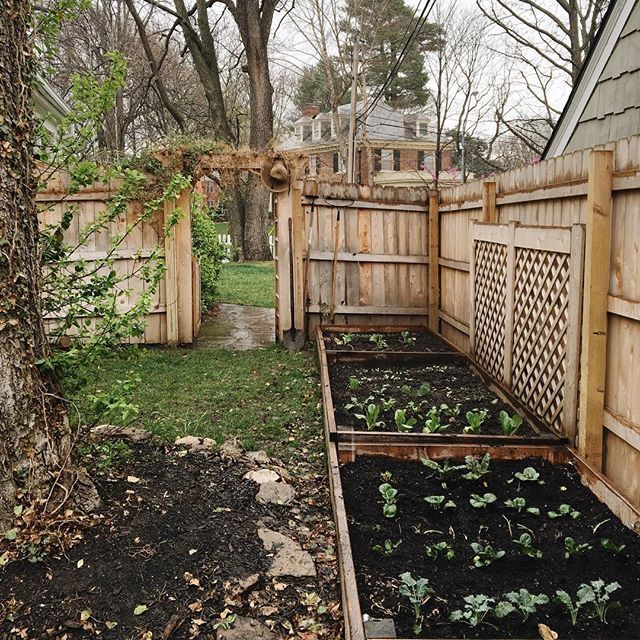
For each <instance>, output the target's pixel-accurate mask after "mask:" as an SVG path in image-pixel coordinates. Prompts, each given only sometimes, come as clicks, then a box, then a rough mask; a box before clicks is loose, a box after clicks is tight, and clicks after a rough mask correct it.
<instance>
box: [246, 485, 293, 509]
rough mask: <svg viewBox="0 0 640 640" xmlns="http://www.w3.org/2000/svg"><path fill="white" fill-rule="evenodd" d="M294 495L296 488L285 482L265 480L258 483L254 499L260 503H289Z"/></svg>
mask: <svg viewBox="0 0 640 640" xmlns="http://www.w3.org/2000/svg"><path fill="white" fill-rule="evenodd" d="M295 497H296V490H295V489H294V488H293V487H292V486H291V485H290V484H287V483H286V482H265V483H263V484H261V485H260V491H258V495H257V496H256V500H257V501H258V502H259V503H260V504H267V503H269V502H270V503H271V504H282V505H289V504H291V502H293V500H294V499H295Z"/></svg>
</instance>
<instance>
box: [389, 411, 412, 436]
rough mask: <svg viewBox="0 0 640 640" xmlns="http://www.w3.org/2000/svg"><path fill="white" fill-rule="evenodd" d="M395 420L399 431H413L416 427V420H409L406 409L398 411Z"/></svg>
mask: <svg viewBox="0 0 640 640" xmlns="http://www.w3.org/2000/svg"><path fill="white" fill-rule="evenodd" d="M394 420H395V422H396V428H397V429H398V431H400V432H403V431H412V430H413V427H414V426H415V424H416V422H417V420H416V419H415V418H409V419H407V410H406V409H396V413H395V415H394Z"/></svg>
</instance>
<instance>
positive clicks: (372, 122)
mask: <svg viewBox="0 0 640 640" xmlns="http://www.w3.org/2000/svg"><path fill="white" fill-rule="evenodd" d="M363 108H364V107H363V103H361V102H359V103H358V106H357V112H358V113H360V112H361V111H362V110H363ZM350 110H351V105H348V104H346V105H342V106H340V107H338V119H339V126H340V135H338V132H337V130H336V123H335V118H334V115H333V114H332V113H330V112H329V113H321V112H320V111H319V110H318V109H317V108H316V107H311V106H310V107H306V108H305V109H304V111H303V113H302V115H301V116H300V117H299V118H298V119H297V120H296V121H295V122H294V123H293V127H294V135H293V137H292V138H290V139H289V140H287V141H286V142H285V143H284V144H283V145H282V148H283V149H289V150H296V151H304V152H305V153H306V154H308V156H309V165H308V167H307V173H308V175H309V176H310V177H313V176H317V177H318V178H320V179H322V180H332V181H341V180H343V179H344V176H345V170H344V166H345V160H346V151H345V148H346V140H347V137H348V132H349V113H350ZM363 120H364V122H363V126H360V128H359V130H358V133H357V138H356V139H357V151H356V182H359V183H361V184H383V185H393V186H431V185H432V184H433V183H434V180H435V150H436V141H435V133H434V132H433V130H432V128H431V123H430V121H429V119H428V118H427V117H426V116H424V115H416V114H413V115H406V114H404V113H403V112H402V111H398V110H396V109H393V108H392V107H390V106H389V105H387V104H384V103H383V104H378V105H376V107H375V108H374V109H373V110H372V111H371V112H369V113H368V114H367V115H366V117H365V118H364V119H363ZM442 145H443V148H442V170H441V173H440V177H439V181H440V183H441V184H451V183H453V182H456V181H457V172H456V170H455V169H453V168H452V166H451V144H450V143H449V141H447V140H444V141H443V142H442Z"/></svg>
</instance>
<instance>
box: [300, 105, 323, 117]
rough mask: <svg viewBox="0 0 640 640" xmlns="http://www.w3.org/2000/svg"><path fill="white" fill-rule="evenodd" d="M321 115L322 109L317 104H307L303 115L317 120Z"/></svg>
mask: <svg viewBox="0 0 640 640" xmlns="http://www.w3.org/2000/svg"><path fill="white" fill-rule="evenodd" d="M319 113H320V109H318V107H316V105H315V104H305V105H304V108H303V109H302V115H303V116H304V117H307V118H315V117H316V116H317V115H318V114H319Z"/></svg>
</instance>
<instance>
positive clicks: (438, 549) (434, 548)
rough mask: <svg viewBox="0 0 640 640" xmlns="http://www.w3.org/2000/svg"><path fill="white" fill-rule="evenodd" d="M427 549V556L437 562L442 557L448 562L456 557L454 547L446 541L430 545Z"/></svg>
mask: <svg viewBox="0 0 640 640" xmlns="http://www.w3.org/2000/svg"><path fill="white" fill-rule="evenodd" d="M425 549H426V552H427V556H428V557H429V558H431V559H432V560H437V559H438V558H439V557H441V556H442V557H444V558H446V559H447V560H451V559H452V558H453V557H454V556H455V555H456V554H455V551H454V550H453V547H452V546H451V545H450V544H449V543H448V542H447V541H446V540H443V541H442V542H435V543H434V544H428V545H427V546H426V547H425Z"/></svg>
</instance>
